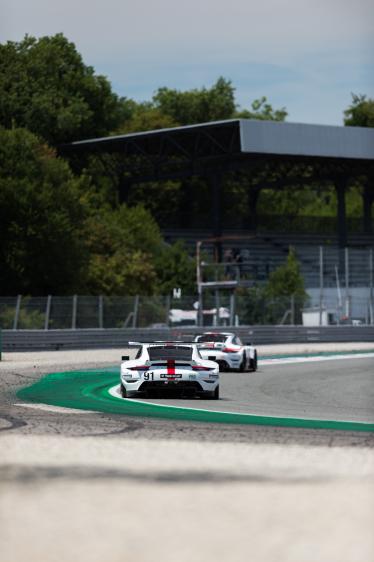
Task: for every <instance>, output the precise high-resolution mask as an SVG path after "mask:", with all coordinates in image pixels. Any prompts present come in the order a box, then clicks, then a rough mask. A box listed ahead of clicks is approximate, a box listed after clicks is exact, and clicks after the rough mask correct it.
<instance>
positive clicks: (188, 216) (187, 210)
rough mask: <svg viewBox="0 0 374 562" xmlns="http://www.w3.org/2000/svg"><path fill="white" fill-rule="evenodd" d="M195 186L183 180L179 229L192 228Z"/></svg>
mask: <svg viewBox="0 0 374 562" xmlns="http://www.w3.org/2000/svg"><path fill="white" fill-rule="evenodd" d="M192 188H193V185H192V184H191V183H190V182H189V181H187V180H183V181H182V182H181V187H180V191H181V201H180V205H179V228H189V227H191V222H192V219H193V200H194V197H193V193H192Z"/></svg>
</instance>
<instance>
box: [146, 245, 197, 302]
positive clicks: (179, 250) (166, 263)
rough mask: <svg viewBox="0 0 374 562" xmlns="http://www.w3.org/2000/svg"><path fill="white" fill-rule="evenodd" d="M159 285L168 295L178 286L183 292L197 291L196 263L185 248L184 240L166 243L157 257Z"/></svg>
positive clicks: (163, 293)
mask: <svg viewBox="0 0 374 562" xmlns="http://www.w3.org/2000/svg"><path fill="white" fill-rule="evenodd" d="M155 263H156V272H157V287H158V292H159V293H160V294H161V295H167V294H170V293H171V292H172V290H173V289H174V288H176V287H180V288H181V289H182V292H183V294H187V295H192V294H194V293H195V292H196V264H195V260H194V259H193V258H191V257H190V256H189V255H188V254H187V251H186V249H185V246H184V244H183V242H181V241H178V242H176V243H175V244H172V245H171V246H167V245H165V246H164V247H163V248H162V251H161V252H160V253H159V255H158V256H157V258H156V262H155Z"/></svg>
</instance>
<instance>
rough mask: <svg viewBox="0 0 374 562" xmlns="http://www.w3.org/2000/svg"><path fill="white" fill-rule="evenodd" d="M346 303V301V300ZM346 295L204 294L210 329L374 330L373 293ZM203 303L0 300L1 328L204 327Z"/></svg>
mask: <svg viewBox="0 0 374 562" xmlns="http://www.w3.org/2000/svg"><path fill="white" fill-rule="evenodd" d="M343 297H344V298H343ZM343 297H342V295H341V294H340V293H338V292H337V291H336V290H335V289H325V290H324V292H323V294H322V299H321V293H320V291H319V290H318V289H316V290H314V291H313V290H310V298H309V300H308V301H307V302H305V301H300V299H297V298H294V297H285V298H277V299H269V298H265V297H264V294H263V293H261V292H259V293H256V291H247V292H246V293H245V294H240V293H239V294H235V293H231V294H230V293H227V292H223V291H222V292H220V293H219V294H217V293H215V294H214V293H211V294H209V293H206V294H204V301H203V314H202V320H203V325H204V326H216V327H219V326H221V327H224V326H240V325H303V324H304V325H306V326H313V325H327V324H336V325H339V324H356V325H358V324H362V325H373V324H374V318H373V296H372V293H371V292H370V288H356V289H352V290H351V291H350V292H349V293H347V294H344V295H343ZM197 309H198V303H197V297H196V296H195V295H192V296H182V297H180V298H173V297H171V296H132V297H119V296H117V297H115V296H113V297H107V296H77V295H73V296H47V297H28V296H21V295H18V296H15V297H0V327H1V328H3V329H5V330H45V331H48V330H61V329H68V330H78V329H91V328H95V329H109V328H112V329H113V328H121V329H123V328H132V329H133V328H154V329H162V328H178V327H185V326H192V327H193V326H196V325H197V323H198V314H197V312H198V310H197Z"/></svg>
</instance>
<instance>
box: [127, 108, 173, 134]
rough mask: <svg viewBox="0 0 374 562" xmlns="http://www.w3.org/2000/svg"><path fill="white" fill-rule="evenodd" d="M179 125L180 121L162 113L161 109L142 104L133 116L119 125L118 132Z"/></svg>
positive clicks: (151, 129)
mask: <svg viewBox="0 0 374 562" xmlns="http://www.w3.org/2000/svg"><path fill="white" fill-rule="evenodd" d="M178 125H179V123H178V122H177V121H175V120H174V119H173V118H172V117H171V116H170V115H165V114H164V113H162V111H160V109H156V108H152V107H149V105H148V104H140V105H139V106H138V107H137V109H136V110H135V111H134V113H133V115H132V117H131V118H130V119H129V120H128V121H126V122H125V123H124V124H123V125H122V126H121V127H119V129H118V130H117V131H116V134H120V133H137V132H140V131H155V130H157V129H170V128H172V127H177V126H178Z"/></svg>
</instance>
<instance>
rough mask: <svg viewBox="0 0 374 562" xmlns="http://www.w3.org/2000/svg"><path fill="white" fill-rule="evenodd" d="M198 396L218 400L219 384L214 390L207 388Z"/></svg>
mask: <svg viewBox="0 0 374 562" xmlns="http://www.w3.org/2000/svg"><path fill="white" fill-rule="evenodd" d="M200 398H202V399H203V400H219V385H218V386H217V388H216V389H215V390H212V391H210V390H208V391H207V392H203V393H202V394H200Z"/></svg>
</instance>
